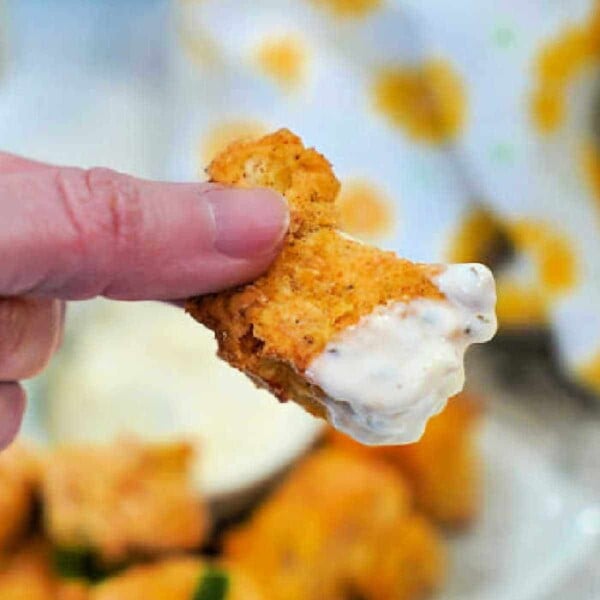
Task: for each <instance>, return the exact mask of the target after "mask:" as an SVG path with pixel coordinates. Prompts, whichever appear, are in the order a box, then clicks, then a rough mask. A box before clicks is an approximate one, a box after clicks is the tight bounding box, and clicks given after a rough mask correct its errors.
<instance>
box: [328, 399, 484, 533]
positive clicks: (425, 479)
mask: <svg viewBox="0 0 600 600" xmlns="http://www.w3.org/2000/svg"><path fill="white" fill-rule="evenodd" d="M480 416H481V408H480V404H479V403H478V402H477V400H476V398H474V397H471V396H469V395H467V394H466V393H462V394H459V395H458V396H456V397H454V398H452V400H451V401H450V402H449V403H448V407H447V408H446V410H445V411H444V412H443V413H441V414H440V415H437V416H436V417H433V418H432V419H431V421H430V422H429V425H428V427H427V431H426V432H425V434H424V435H423V437H422V438H421V440H420V441H419V442H417V443H415V444H408V445H406V446H380V447H377V448H369V447H366V446H363V445H362V444H358V443H356V442H355V441H354V440H352V439H351V438H349V437H348V436H346V435H344V434H341V433H339V432H337V431H335V430H333V429H332V430H330V432H329V439H330V440H331V441H332V442H333V444H334V445H336V446H339V447H341V448H344V449H345V450H347V451H352V452H355V453H358V454H360V455H362V456H365V457H369V458H373V459H378V460H383V461H385V462H387V463H388V464H389V465H391V466H393V467H395V468H397V469H398V470H399V471H400V472H401V473H402V474H403V475H404V476H405V477H406V480H407V481H408V482H409V484H410V487H411V489H412V491H413V495H414V498H415V501H416V503H417V506H418V507H419V509H420V510H422V511H423V512H424V513H425V514H426V515H428V516H430V517H431V518H432V519H434V520H435V521H437V522H439V523H440V524H442V525H444V526H448V527H462V526H465V525H467V524H468V523H469V522H471V521H472V520H473V519H474V518H475V516H476V515H477V512H478V509H479V505H480V500H481V485H482V483H481V465H480V456H479V452H478V449H477V444H476V441H477V440H476V433H477V431H478V426H479V424H480V420H481V419H480Z"/></svg>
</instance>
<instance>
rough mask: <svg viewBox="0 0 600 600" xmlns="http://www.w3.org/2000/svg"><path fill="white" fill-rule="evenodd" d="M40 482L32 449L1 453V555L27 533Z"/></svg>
mask: <svg viewBox="0 0 600 600" xmlns="http://www.w3.org/2000/svg"><path fill="white" fill-rule="evenodd" d="M38 480H39V464H38V460H37V456H36V454H35V452H34V451H33V449H31V448H26V447H24V446H23V445H21V444H13V445H12V446H10V447H9V448H8V449H6V450H4V451H3V452H1V453H0V552H2V551H3V550H5V549H7V548H9V547H10V546H11V545H13V544H14V543H15V541H16V540H18V539H19V537H21V536H22V535H23V533H24V532H25V531H26V529H27V527H28V525H29V523H30V521H31V515H32V512H33V507H34V501H35V492H36V489H37V484H38Z"/></svg>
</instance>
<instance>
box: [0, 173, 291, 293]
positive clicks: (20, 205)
mask: <svg viewBox="0 0 600 600" xmlns="http://www.w3.org/2000/svg"><path fill="white" fill-rule="evenodd" d="M288 222H289V216H288V210H287V206H286V204H285V201H284V200H283V198H281V197H280V196H279V195H277V194H276V193H275V192H272V191H270V190H266V189H258V190H242V189H228V188H224V187H221V186H217V185H213V184H178V183H162V182H153V181H145V180H141V179H136V178H133V177H130V176H127V175H123V174H120V173H117V172H114V171H110V170H108V169H91V170H88V171H85V170H82V169H76V168H57V167H49V168H47V169H33V170H29V171H26V172H13V173H10V174H7V175H0V257H2V260H1V261H0V296H2V295H4V296H12V295H25V294H28V295H37V296H52V297H58V298H63V299H83V298H90V297H93V296H97V295H103V296H106V297H109V298H116V299H126V300H140V299H156V300H160V299H178V298H185V297H188V296H192V295H196V294H203V293H207V292H213V291H217V290H220V289H223V288H226V287H231V286H233V285H237V284H239V283H243V282H246V281H249V280H251V279H253V278H256V277H257V276H258V275H260V274H261V273H262V272H263V271H264V270H265V269H266V268H267V267H268V265H269V264H270V262H271V261H272V260H273V259H274V258H275V256H276V254H277V252H278V250H279V247H280V245H281V242H282V240H283V237H284V235H285V232H286V230H287V226H288Z"/></svg>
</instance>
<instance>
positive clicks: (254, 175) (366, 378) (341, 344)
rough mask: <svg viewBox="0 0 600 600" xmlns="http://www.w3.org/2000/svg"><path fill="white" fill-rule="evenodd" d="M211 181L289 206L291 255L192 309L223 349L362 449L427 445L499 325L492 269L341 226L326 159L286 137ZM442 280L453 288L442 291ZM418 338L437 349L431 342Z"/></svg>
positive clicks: (269, 140) (217, 169)
mask: <svg viewBox="0 0 600 600" xmlns="http://www.w3.org/2000/svg"><path fill="white" fill-rule="evenodd" d="M208 174H209V177H210V179H211V181H213V182H217V183H222V184H227V185H234V186H241V187H253V186H254V187H256V186H262V187H269V188H272V189H274V190H276V191H278V192H279V193H281V194H283V195H284V196H285V198H286V199H287V201H288V204H289V206H290V211H291V224H290V228H289V232H288V235H287V237H286V242H285V244H284V247H283V249H282V252H281V254H280V255H279V256H278V258H277V259H276V260H275V262H274V263H273V265H272V266H271V268H270V269H269V270H268V271H267V273H266V274H265V275H263V276H262V277H260V278H258V279H257V280H256V281H254V282H252V283H250V284H248V285H245V286H242V287H238V288H236V289H233V290H229V291H224V292H221V293H218V294H212V295H208V296H204V297H200V298H196V299H193V300H191V301H189V302H188V304H187V310H188V312H190V314H191V315H192V316H193V317H194V318H195V319H197V320H198V321H199V322H201V323H203V324H205V325H206V326H208V327H209V328H210V329H212V330H213V331H214V332H215V334H216V337H217V341H218V345H219V355H220V356H221V357H222V358H223V359H225V360H226V361H228V362H229V363H230V364H231V365H233V366H234V367H236V368H238V369H240V370H241V371H243V372H245V373H246V374H247V375H248V376H249V377H250V378H251V379H252V380H253V381H254V382H255V383H256V384H257V385H259V386H262V387H265V388H267V389H269V390H270V391H271V392H272V393H273V394H274V395H275V396H277V397H278V398H279V399H280V400H282V401H286V400H294V401H296V402H298V403H299V404H301V405H302V406H303V407H304V408H305V409H306V410H308V411H309V412H311V413H313V414H314V415H317V416H320V417H323V418H328V419H329V420H330V421H331V422H332V423H333V424H334V426H336V427H337V428H339V429H342V430H344V431H345V432H347V433H349V434H350V435H352V436H353V437H355V438H356V439H359V440H360V441H362V442H363V443H368V444H383V443H388V444H389V443H407V442H411V441H414V440H415V439H418V438H419V437H420V435H421V434H422V432H423V428H424V426H425V421H426V420H427V418H428V417H429V416H431V414H435V413H437V412H439V411H440V410H441V409H442V407H443V405H444V403H445V401H446V399H447V398H448V397H449V396H451V395H453V394H455V393H456V392H458V391H459V390H460V389H461V387H462V384H463V379H464V372H463V365H462V355H463V353H464V351H465V349H466V347H467V346H468V345H469V344H470V343H473V342H480V341H485V340H487V339H489V337H491V335H492V333H493V331H494V330H495V316H494V315H493V304H494V301H495V294H494V290H493V279H492V277H491V274H490V273H489V271H488V270H487V269H486V268H485V267H483V266H482V265H458V266H455V267H457V268H455V269H454V270H451V269H450V268H448V269H446V267H443V266H441V265H423V264H416V263H412V262H409V261H407V260H404V259H401V258H399V257H397V256H396V255H395V254H393V253H391V252H384V251H382V250H379V249H377V248H374V247H371V246H367V245H365V244H362V243H360V242H357V241H355V240H352V239H350V238H349V237H348V236H346V235H344V234H343V233H341V232H339V231H338V230H337V229H336V227H337V213H336V208H335V199H336V195H337V193H338V189H339V184H338V181H337V180H336V178H335V176H334V174H333V172H332V170H331V166H330V164H329V163H328V162H327V160H326V159H325V158H324V157H323V156H321V155H320V154H319V153H318V152H316V151H315V150H313V149H306V148H305V147H304V146H303V145H302V142H301V140H300V139H299V138H298V137H297V136H295V135H294V134H292V133H291V132H289V131H287V130H280V131H278V132H276V133H274V134H272V135H268V136H265V137H263V138H261V139H259V140H256V141H244V142H237V143H234V144H232V145H231V146H229V148H227V150H225V151H224V152H223V153H221V154H220V155H219V156H217V158H216V159H215V160H214V161H213V162H212V163H211V165H210V166H209V168H208ZM458 267H460V268H458ZM446 273H451V277H450V278H449V279H448V281H450V283H451V285H450V286H449V288H448V290H450V291H448V290H447V289H445V288H444V289H445V291H444V292H442V291H441V289H442V287H444V285H446V284H445V283H444V284H443V285H442V283H441V281H442V279H441V278H443V277H446ZM444 281H446V279H444ZM457 290H458V291H457ZM450 292H452V293H450ZM426 301H429V302H426ZM417 329H418V331H419V333H415V332H416V331H417ZM413 330H414V331H413ZM415 336H417V337H420V336H422V337H423V338H427V340H428V342H427V343H426V344H424V345H423V346H422V347H421V346H420V345H419V342H420V339H415ZM418 357H421V358H422V360H421V362H420V364H419V365H416V366H415V368H413V363H415V361H416V360H417V358H418ZM403 364H406V368H404V369H400V368H398V367H399V366H402V365H403ZM407 378H408V379H409V380H410V381H407ZM374 382H376V383H377V385H378V391H377V393H374Z"/></svg>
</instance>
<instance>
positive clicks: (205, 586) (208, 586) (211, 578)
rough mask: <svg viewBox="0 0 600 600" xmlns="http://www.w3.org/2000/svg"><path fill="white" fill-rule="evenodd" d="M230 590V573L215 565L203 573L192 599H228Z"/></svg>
mask: <svg viewBox="0 0 600 600" xmlns="http://www.w3.org/2000/svg"><path fill="white" fill-rule="evenodd" d="M228 591H229V575H228V574H227V573H226V572H225V571H223V570H221V569H217V568H215V567H209V569H208V570H207V571H206V572H205V573H204V574H203V575H202V579H200V583H199V584H198V589H197V590H196V593H195V594H194V597H193V599H192V600H226V598H227V592H228Z"/></svg>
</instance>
